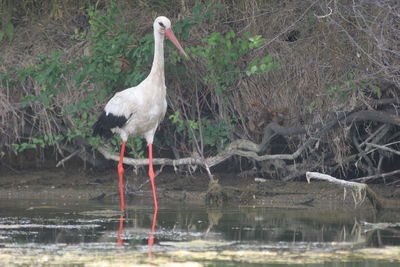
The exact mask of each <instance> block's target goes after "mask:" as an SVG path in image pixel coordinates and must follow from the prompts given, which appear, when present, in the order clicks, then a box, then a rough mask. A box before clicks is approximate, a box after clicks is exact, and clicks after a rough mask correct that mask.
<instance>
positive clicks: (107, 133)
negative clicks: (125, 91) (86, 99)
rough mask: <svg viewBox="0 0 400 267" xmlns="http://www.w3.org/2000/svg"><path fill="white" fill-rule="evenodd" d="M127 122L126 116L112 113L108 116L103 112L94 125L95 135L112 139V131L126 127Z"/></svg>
mask: <svg viewBox="0 0 400 267" xmlns="http://www.w3.org/2000/svg"><path fill="white" fill-rule="evenodd" d="M126 121H127V118H126V117H125V116H115V115H113V114H111V113H108V114H106V112H105V111H103V112H102V113H101V115H100V117H99V118H98V120H97V121H96V123H95V124H93V135H94V136H96V135H100V136H103V137H105V138H111V137H112V136H113V132H112V131H111V129H113V128H116V127H122V126H124V124H125V123H126Z"/></svg>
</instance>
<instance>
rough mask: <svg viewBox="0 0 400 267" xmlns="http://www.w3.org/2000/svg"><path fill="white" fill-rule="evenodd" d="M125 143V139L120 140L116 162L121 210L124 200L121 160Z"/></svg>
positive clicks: (123, 207) (123, 206)
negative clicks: (117, 161) (119, 150)
mask: <svg viewBox="0 0 400 267" xmlns="http://www.w3.org/2000/svg"><path fill="white" fill-rule="evenodd" d="M125 144H126V141H122V147H121V154H120V156H119V163H118V176H119V197H120V202H121V210H122V211H123V210H124V209H125V200H124V166H123V163H122V162H123V160H124V154H125Z"/></svg>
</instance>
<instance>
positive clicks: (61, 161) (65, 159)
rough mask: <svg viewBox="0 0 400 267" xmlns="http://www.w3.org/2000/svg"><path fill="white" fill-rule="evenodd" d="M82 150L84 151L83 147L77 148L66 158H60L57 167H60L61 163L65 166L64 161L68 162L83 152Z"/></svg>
mask: <svg viewBox="0 0 400 267" xmlns="http://www.w3.org/2000/svg"><path fill="white" fill-rule="evenodd" d="M81 151H82V149H81V148H80V149H77V150H75V151H74V152H72V153H71V154H69V155H68V156H67V157H65V158H63V159H62V160H60V161H59V162H58V163H57V165H56V167H57V168H58V167H59V166H61V165H63V166H64V163H65V162H67V161H68V160H70V159H72V158H73V157H74V156H76V155H78V154H79V153H81Z"/></svg>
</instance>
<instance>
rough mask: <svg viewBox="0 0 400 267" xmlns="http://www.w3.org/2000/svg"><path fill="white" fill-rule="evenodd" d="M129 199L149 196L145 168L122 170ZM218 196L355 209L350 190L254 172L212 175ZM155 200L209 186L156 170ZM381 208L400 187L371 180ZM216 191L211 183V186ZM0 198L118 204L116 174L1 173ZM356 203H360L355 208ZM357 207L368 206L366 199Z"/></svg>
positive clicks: (397, 196) (398, 202)
mask: <svg viewBox="0 0 400 267" xmlns="http://www.w3.org/2000/svg"><path fill="white" fill-rule="evenodd" d="M125 177H126V190H127V195H128V197H127V198H128V201H132V202H134V201H137V200H142V199H148V200H149V201H150V200H151V193H150V191H151V187H150V184H149V183H148V182H147V176H146V174H145V172H144V171H143V173H139V174H135V173H134V172H132V171H126V176H125ZM217 177H218V179H219V185H220V187H219V188H218V189H216V190H217V191H218V190H220V191H221V192H220V193H221V199H223V201H224V202H225V203H229V204H232V205H241V206H247V205H250V206H251V205H256V206H266V207H282V208H316V207H329V208H331V209H332V208H333V209H350V210H352V209H354V208H355V207H354V202H353V198H352V196H351V193H350V192H347V194H346V198H345V199H344V190H343V188H340V187H339V186H337V185H333V184H329V183H326V182H311V184H307V183H306V182H305V181H304V182H282V181H277V180H266V181H265V182H256V181H255V180H254V177H252V178H250V177H249V178H242V177H239V176H237V175H235V174H229V173H225V174H217ZM156 183H157V187H158V194H159V198H160V200H162V199H165V200H168V201H171V200H173V201H177V202H190V203H204V202H205V200H206V193H207V190H210V188H209V180H208V178H207V176H206V175H195V176H191V175H183V174H175V173H166V172H165V173H161V174H160V175H159V176H157V177H156ZM370 186H371V188H372V189H373V190H374V191H375V192H376V193H377V195H378V197H379V198H380V199H381V200H382V201H383V203H384V206H385V208H389V209H392V208H394V209H396V208H398V207H400V189H399V188H394V187H389V186H385V185H370ZM213 190H215V188H214V189H213ZM0 198H8V199H49V200H50V199H81V200H92V201H103V200H106V201H115V203H116V204H117V203H118V200H119V195H118V182H117V175H116V173H115V172H113V171H109V172H106V173H105V172H102V173H83V172H78V171H74V170H66V169H64V170H58V169H57V170H44V171H19V172H3V173H1V174H0ZM358 208H359V207H358ZM361 208H363V209H370V208H371V205H370V204H369V203H368V202H367V201H365V202H364V203H363V204H362V205H361Z"/></svg>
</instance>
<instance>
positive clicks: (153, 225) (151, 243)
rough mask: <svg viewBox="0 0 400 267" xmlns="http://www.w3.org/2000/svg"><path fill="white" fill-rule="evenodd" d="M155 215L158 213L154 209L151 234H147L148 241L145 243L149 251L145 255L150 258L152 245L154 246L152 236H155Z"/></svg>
mask: <svg viewBox="0 0 400 267" xmlns="http://www.w3.org/2000/svg"><path fill="white" fill-rule="evenodd" d="M157 213H158V210H157V209H154V214H153V223H152V225H151V232H150V234H149V240H148V241H147V244H148V245H149V251H148V253H147V255H148V256H149V257H151V250H152V248H153V244H154V235H155V230H156V224H157Z"/></svg>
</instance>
